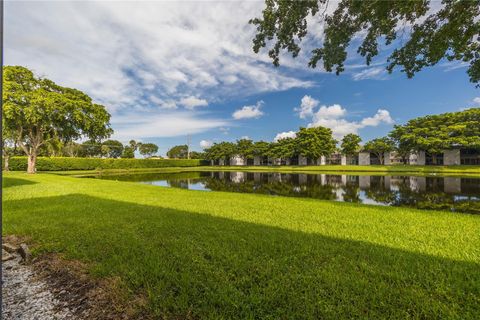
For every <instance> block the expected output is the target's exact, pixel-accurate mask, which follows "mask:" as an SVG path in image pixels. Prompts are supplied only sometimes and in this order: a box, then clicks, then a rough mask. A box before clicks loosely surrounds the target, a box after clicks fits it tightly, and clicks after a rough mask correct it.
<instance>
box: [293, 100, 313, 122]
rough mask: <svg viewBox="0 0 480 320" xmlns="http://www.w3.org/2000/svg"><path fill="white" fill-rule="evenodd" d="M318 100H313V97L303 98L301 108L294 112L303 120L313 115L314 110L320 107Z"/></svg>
mask: <svg viewBox="0 0 480 320" xmlns="http://www.w3.org/2000/svg"><path fill="white" fill-rule="evenodd" d="M318 103H319V102H318V100H315V99H313V98H312V97H311V96H307V95H305V96H303V98H302V101H301V103H300V107H298V108H295V109H294V110H295V111H297V112H298V115H299V117H300V118H301V119H305V118H307V117H309V116H311V115H312V114H313V109H314V108H316V107H317V106H318Z"/></svg>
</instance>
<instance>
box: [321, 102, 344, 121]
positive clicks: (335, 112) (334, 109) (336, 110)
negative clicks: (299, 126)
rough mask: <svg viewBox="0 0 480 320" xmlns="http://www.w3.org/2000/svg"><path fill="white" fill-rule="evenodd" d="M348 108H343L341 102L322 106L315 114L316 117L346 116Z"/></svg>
mask: <svg viewBox="0 0 480 320" xmlns="http://www.w3.org/2000/svg"><path fill="white" fill-rule="evenodd" d="M346 113H347V110H345V109H344V108H342V106H341V105H339V104H334V105H331V106H328V107H327V106H321V107H320V109H318V111H317V112H316V113H315V114H314V116H315V118H317V119H319V118H325V119H336V118H340V117H343V116H345V114H346Z"/></svg>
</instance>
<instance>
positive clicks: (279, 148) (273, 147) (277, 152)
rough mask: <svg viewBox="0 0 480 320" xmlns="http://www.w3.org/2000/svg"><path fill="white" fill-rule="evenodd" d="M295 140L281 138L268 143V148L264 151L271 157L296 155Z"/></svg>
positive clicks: (287, 157) (281, 157)
mask: <svg viewBox="0 0 480 320" xmlns="http://www.w3.org/2000/svg"><path fill="white" fill-rule="evenodd" d="M298 153H299V151H298V146H297V140H296V139H295V138H283V139H279V140H277V141H276V142H274V143H272V144H270V150H269V151H268V152H267V153H266V154H267V156H269V157H271V158H279V159H290V158H293V157H295V156H298Z"/></svg>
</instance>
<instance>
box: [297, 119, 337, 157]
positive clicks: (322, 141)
mask: <svg viewBox="0 0 480 320" xmlns="http://www.w3.org/2000/svg"><path fill="white" fill-rule="evenodd" d="M296 140H297V143H298V150H299V153H300V155H302V156H304V157H306V158H309V159H312V160H316V159H318V158H320V157H321V156H329V155H331V154H332V153H333V152H334V151H335V147H336V144H337V142H336V141H335V139H333V137H332V130H331V129H329V128H325V127H321V126H319V127H313V128H300V130H299V131H298V133H297V138H296Z"/></svg>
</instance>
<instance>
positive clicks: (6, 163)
mask: <svg viewBox="0 0 480 320" xmlns="http://www.w3.org/2000/svg"><path fill="white" fill-rule="evenodd" d="M3 159H4V162H5V163H4V167H3V169H4V170H5V171H9V170H10V168H9V167H8V161H9V160H10V155H8V154H6V155H5V156H4V157H3Z"/></svg>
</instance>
